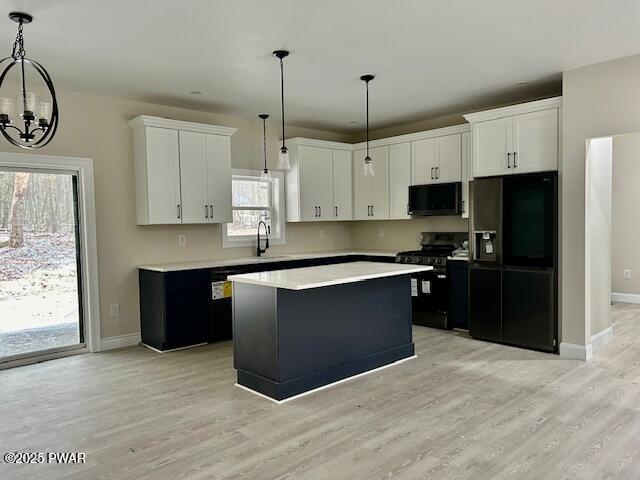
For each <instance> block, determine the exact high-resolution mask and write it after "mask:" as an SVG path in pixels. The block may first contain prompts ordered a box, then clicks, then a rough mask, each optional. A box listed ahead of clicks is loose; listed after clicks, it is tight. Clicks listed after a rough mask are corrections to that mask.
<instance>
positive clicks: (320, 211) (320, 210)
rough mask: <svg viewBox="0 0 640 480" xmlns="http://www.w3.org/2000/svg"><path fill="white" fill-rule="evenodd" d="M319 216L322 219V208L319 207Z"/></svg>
mask: <svg viewBox="0 0 640 480" xmlns="http://www.w3.org/2000/svg"><path fill="white" fill-rule="evenodd" d="M318 216H319V217H322V207H318Z"/></svg>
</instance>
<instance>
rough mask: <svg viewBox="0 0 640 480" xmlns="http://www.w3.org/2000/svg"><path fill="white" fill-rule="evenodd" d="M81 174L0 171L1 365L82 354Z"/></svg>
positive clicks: (18, 170)
mask: <svg viewBox="0 0 640 480" xmlns="http://www.w3.org/2000/svg"><path fill="white" fill-rule="evenodd" d="M80 238H81V237H80V229H79V210H78V174H77V173H70V172H65V171H53V170H40V169H19V168H16V169H14V168H2V167H0V362H3V363H4V362H8V361H13V360H17V359H24V358H29V357H37V356H40V355H42V354H45V353H46V354H51V353H54V352H60V351H66V350H73V349H81V348H85V347H86V344H85V325H84V314H83V300H82V299H83V295H82V285H83V282H82V265H81V259H82V255H81V248H82V245H81V241H80Z"/></svg>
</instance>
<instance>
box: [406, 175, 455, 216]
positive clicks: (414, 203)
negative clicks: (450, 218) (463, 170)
mask: <svg viewBox="0 0 640 480" xmlns="http://www.w3.org/2000/svg"><path fill="white" fill-rule="evenodd" d="M461 191H462V182H453V183H436V184H432V185H411V186H410V187H409V212H408V213H409V215H424V216H429V215H460V214H461V213H462V192H461Z"/></svg>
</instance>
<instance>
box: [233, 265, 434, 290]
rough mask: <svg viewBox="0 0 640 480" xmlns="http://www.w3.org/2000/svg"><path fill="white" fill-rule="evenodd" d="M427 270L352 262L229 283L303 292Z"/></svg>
mask: <svg viewBox="0 0 640 480" xmlns="http://www.w3.org/2000/svg"><path fill="white" fill-rule="evenodd" d="M429 270H433V267H425V266H418V265H405V264H399V263H378V262H351V263H339V264H336V265H321V266H318V267H304V268H290V269H287V270H274V271H271V272H256V273H243V274H240V275H230V276H229V277H228V279H229V280H231V281H233V282H240V283H250V284H253V285H261V286H264V287H274V288H286V289H288V290H305V289H308V288H318V287H327V286H330V285H340V284H344V283H354V282H361V281H363V280H371V279H374V278H382V277H393V276H397V275H406V274H409V273H416V272H426V271H429Z"/></svg>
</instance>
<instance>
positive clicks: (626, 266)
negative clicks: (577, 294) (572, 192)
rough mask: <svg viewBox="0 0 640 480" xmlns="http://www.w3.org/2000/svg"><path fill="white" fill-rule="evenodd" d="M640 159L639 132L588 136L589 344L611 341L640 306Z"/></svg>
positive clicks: (586, 248)
mask: <svg viewBox="0 0 640 480" xmlns="http://www.w3.org/2000/svg"><path fill="white" fill-rule="evenodd" d="M638 159H640V133H631V134H620V135H612V136H606V137H599V138H591V139H589V140H588V141H587V164H586V199H585V200H586V208H585V212H586V218H585V228H586V232H585V240H586V243H585V257H586V258H585V268H586V270H585V282H586V285H585V287H586V304H585V313H586V344H587V345H588V348H590V349H597V348H598V347H599V346H601V345H602V344H604V343H607V341H608V339H609V338H611V337H612V335H613V328H614V327H615V326H616V323H615V322H616V319H620V318H621V317H622V316H623V313H624V312H631V311H633V312H635V313H640V306H639V305H635V306H634V305H633V304H640V281H639V280H636V276H638V275H640V250H638V246H637V245H638V227H637V223H638V222H637V221H636V217H637V215H638V205H640V189H638V179H640V162H639V161H638ZM636 272H637V273H636ZM638 278H640V277H638ZM612 304H613V308H612ZM588 356H590V352H589V355H588Z"/></svg>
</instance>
